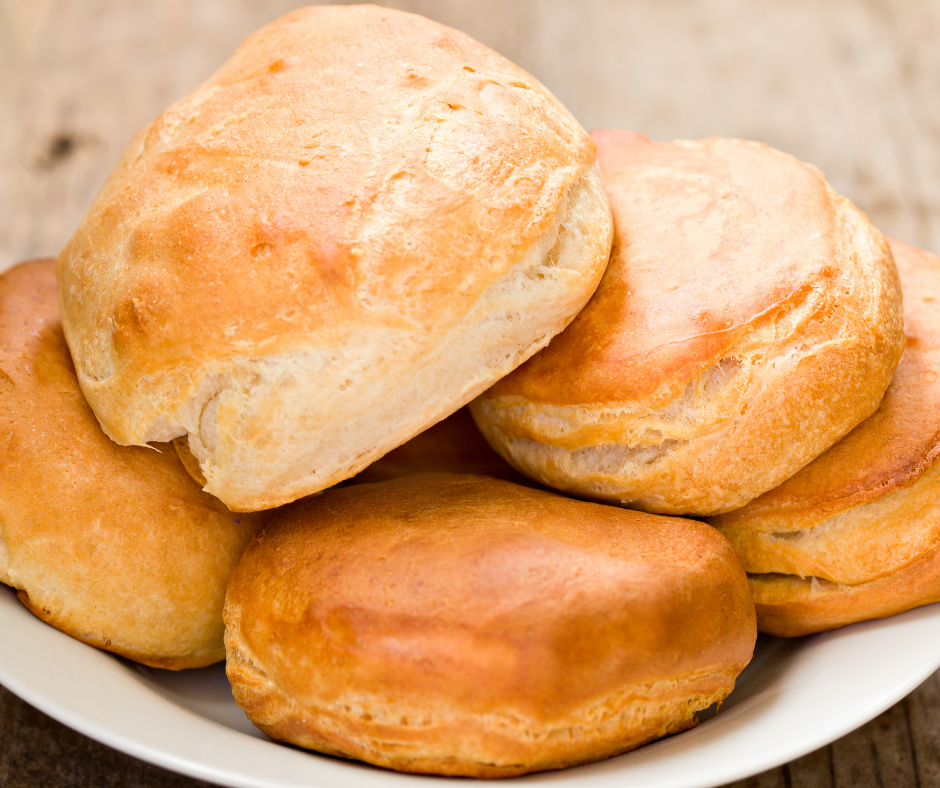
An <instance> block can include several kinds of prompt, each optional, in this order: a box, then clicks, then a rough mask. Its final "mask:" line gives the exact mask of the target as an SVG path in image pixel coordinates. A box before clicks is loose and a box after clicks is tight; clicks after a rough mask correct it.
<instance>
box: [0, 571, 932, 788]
mask: <svg viewBox="0 0 940 788" xmlns="http://www.w3.org/2000/svg"><path fill="white" fill-rule="evenodd" d="M0 633H2V635H0V683H3V684H4V685H5V686H6V687H7V688H9V689H10V690H11V691H12V692H14V693H16V694H17V695H19V696H20V697H21V698H23V699H24V700H25V701H27V702H28V703H31V704H32V705H33V706H35V707H37V708H38V709H41V710H42V711H44V712H45V713H46V714H48V715H50V716H52V717H54V718H56V719H57V720H59V721H60V722H63V723H65V724H66V725H68V726H69V727H71V728H74V729H75V730H78V731H81V732H82V733H84V734H86V735H88V736H91V737H92V738H94V739H97V740H98V741H100V742H103V743H104V744H107V745H109V746H111V747H114V748H115V749H118V750H122V751H124V752H126V753H129V754H130V755H134V756H136V757H138V758H142V759H143V760H145V761H150V762H151V763H155V764H158V765H159V766H163V767H164V768H167V769H172V770H174V771H177V772H182V773H183V774H188V775H190V776H192V777H196V778H200V779H203V780H208V781H210V782H215V783H220V784H221V785H227V786H237V787H238V788H242V787H244V788H300V786H304V788H319V787H320V786H322V787H323V788H326V786H330V787H332V786H335V785H339V784H342V785H343V786H344V788H360V787H361V788H396V786H401V788H408V787H409V786H413V788H424V787H428V788H430V786H433V785H434V784H435V783H440V784H444V783H445V782H446V783H449V784H450V785H451V786H453V785H454V781H453V780H447V779H445V778H430V777H413V776H408V775H402V774H396V773H394V772H387V771H384V770H381V769H377V768H373V767H370V766H365V765H363V764H358V763H353V762H347V761H343V760H340V759H337V758H328V757H324V756H320V755H314V754H311V753H307V752H304V751H302V750H298V749H293V748H290V747H284V746H281V745H278V744H274V743H273V742H271V741H269V740H268V739H266V738H265V737H264V736H263V735H262V734H261V733H259V732H258V731H256V730H255V729H254V728H253V727H252V726H251V724H250V723H249V722H248V721H247V720H246V719H245V716H244V715H243V714H242V712H241V711H240V710H239V709H238V707H237V706H235V703H234V702H233V701H232V697H231V694H230V692H229V687H228V682H227V681H226V679H225V673H224V671H223V669H222V668H221V667H218V666H217V667H212V668H204V669H202V670H194V671H184V672H182V673H172V672H169V671H163V670H155V669H151V668H145V667H142V666H139V665H136V664H134V663H132V662H129V661H126V660H123V659H120V658H117V657H114V656H111V655H109V654H105V653H103V652H101V651H97V650H96V649H93V648H90V647H88V646H85V645H83V644H82V643H79V642H78V641H75V640H72V639H71V638H69V637H67V636H66V635H63V634H62V633H61V632H58V631H56V630H55V629H53V628H52V627H49V626H46V625H45V624H43V623H42V622H41V621H39V620H38V619H37V618H34V617H33V616H32V614H30V613H29V612H28V611H27V610H26V608H24V607H23V606H22V605H20V604H19V602H18V601H17V600H16V596H15V595H14V593H13V592H12V590H11V589H8V588H6V587H4V586H0ZM938 666H940V606H938V605H931V606H929V607H924V608H920V609H918V610H912V611H911V612H909V613H905V614H903V615H901V616H896V617H895V618H892V619H887V620H883V621H870V622H867V623H864V624H856V625H855V626H852V627H848V628H846V629H843V630H838V631H836V632H829V633H826V634H823V635H816V636H814V637H811V638H803V639H798V640H782V639H779V638H769V637H767V638H765V637H761V638H760V640H759V641H758V645H757V652H756V654H755V657H754V660H753V662H752V663H751V664H750V665H749V666H748V668H747V670H745V671H744V673H743V674H742V675H741V677H740V678H739V680H738V684H737V688H736V689H735V691H734V692H733V693H732V694H731V695H730V696H729V698H728V699H727V700H726V701H725V703H724V705H723V706H722V708H721V711H720V713H718V714H717V715H716V714H714V712H711V713H706V714H705V715H702V716H704V717H708V719H706V720H705V721H704V722H703V723H702V724H701V725H700V726H699V727H698V728H695V729H693V730H691V731H687V732H686V733H682V734H680V735H678V736H673V737H672V738H669V739H665V740H663V741H660V742H657V743H655V744H651V745H648V746H646V747H644V748H642V749H640V750H637V751H635V752H633V753H629V754H627V755H623V756H620V757H619V758H614V759H612V760H609V761H604V762H601V763H596V764H591V765H589V766H581V767H578V768H576V769H568V770H565V771H561V772H550V773H544V774H536V775H530V776H528V777H521V778H518V779H517V780H516V781H514V782H566V783H570V784H572V785H575V784H576V785H577V788H608V786H610V787H612V786H623V785H636V786H640V785H642V786H644V788H708V787H709V786H716V785H722V784H724V783H727V782H732V781H734V780H738V779H741V778H743V777H747V776H748V775H751V774H756V773H758V772H762V771H764V770H766V769H770V768H773V767H774V766H778V765H780V764H782V763H786V762H788V761H791V760H793V759H794V758H797V757H799V756H801V755H804V754H806V753H808V752H811V751H812V750H814V749H816V748H818V747H821V746H823V745H824V744H827V743H828V742H831V741H834V740H835V739H837V738H839V737H840V736H843V735H844V734H846V733H848V732H849V731H851V730H853V729H854V728H857V727H858V726H860V725H863V724H864V723H865V722H867V721H868V720H870V719H872V718H873V717H875V716H876V715H878V714H880V713H881V712H882V711H884V710H885V709H887V708H888V707H889V706H891V705H892V704H893V703H895V702H897V701H898V700H900V699H901V698H902V697H904V696H905V695H906V694H907V693H908V692H910V691H911V690H913V689H914V688H915V687H916V686H917V685H918V684H920V683H921V682H922V681H923V680H924V679H926V678H927V677H928V676H929V675H930V674H931V673H932V672H933V671H934V670H936V669H937V667H938Z"/></svg>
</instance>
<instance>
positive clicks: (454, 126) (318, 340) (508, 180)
mask: <svg viewBox="0 0 940 788" xmlns="http://www.w3.org/2000/svg"><path fill="white" fill-rule="evenodd" d="M594 158H595V152H594V144H593V142H592V141H591V139H590V137H589V136H588V135H587V133H586V132H585V131H584V130H583V129H582V128H581V127H580V126H579V125H578V124H577V122H576V121H575V120H574V118H572V117H571V115H570V114H569V113H568V112H567V111H566V110H565V109H564V107H563V106H562V105H561V104H560V103H559V102H558V101H557V99H555V98H554V97H553V96H552V95H551V94H550V93H549V92H548V91H547V90H545V88H544V87H543V86H542V85H540V84H539V83H538V82H537V81H536V80H535V79H533V78H532V77H531V76H530V75H528V74H526V73H525V72H524V71H522V70H521V69H519V68H518V67H517V66H515V65H513V64H512V63H510V62H509V61H507V60H505V59H504V58H502V57H500V56H499V55H497V54H496V53H495V52H492V51H491V50H489V49H487V48H486V47H484V46H482V45H480V44H479V43H478V42H476V41H474V40H473V39H471V38H469V37H468V36H466V35H464V34H462V33H460V32H458V31H455V30H451V29H449V28H446V27H444V26H442V25H439V24H437V23H434V22H431V21H430V20H426V19H423V18H421V17H418V16H415V15H412V14H406V13H403V12H400V11H396V10H392V9H387V8H378V7H375V6H354V7H341V6H314V7H309V8H302V9H297V10H296V11H293V12H291V13H290V14H287V15H286V16H284V17H282V18H281V19H278V20H276V21H274V22H272V23H271V24H269V25H267V26H266V27H264V28H262V29H261V30H259V31H258V32H256V33H255V34H253V35H252V36H250V37H249V38H248V39H247V40H246V41H245V42H244V43H243V44H242V46H241V47H240V48H239V49H238V50H237V51H236V53H235V54H234V55H233V57H232V58H231V59H230V60H229V61H228V62H227V63H226V64H224V65H223V66H222V67H221V68H220V70H219V71H218V72H217V73H216V74H215V75H214V76H213V77H211V78H210V79H209V80H208V81H207V82H206V83H205V84H204V85H202V86H201V87H200V88H198V89H197V90H196V91H195V92H194V93H193V94H192V95H190V96H188V97H187V98H185V99H183V100H182V101H180V102H178V103H177V104H175V105H174V106H172V107H170V108H169V109H168V110H167V111H166V112H164V113H163V114H162V115H161V116H160V117H158V118H157V119H156V120H155V121H154V123H152V124H151V125H150V126H149V127H147V128H146V129H144V130H142V131H141V132H140V134H138V136H137V137H136V138H135V139H134V140H133V141H132V142H131V145H130V146H129V148H128V150H127V151H126V152H125V154H124V156H123V158H122V160H121V161H120V163H119V164H118V166H117V169H116V170H115V172H114V173H113V174H112V176H111V177H110V178H109V180H108V182H107V183H106V184H105V185H104V187H103V189H102V190H101V192H100V193H99V195H98V197H97V198H96V200H95V202H94V203H93V205H92V206H91V208H90V210H89V212H88V214H87V215H86V216H85V217H84V219H83V221H82V222H81V224H80V226H79V228H78V230H77V231H76V233H75V235H74V236H73V237H72V239H71V240H70V241H69V243H68V244H67V245H66V247H65V249H64V250H63V251H62V254H61V255H60V257H59V275H60V279H61V281H62V283H63V287H62V308H63V317H64V325H65V333H66V336H67V338H68V342H69V347H70V348H71V351H72V355H73V357H74V358H75V364H76V368H77V370H78V375H79V380H80V382H81V385H82V390H83V391H84V393H85V396H86V397H87V399H88V401H89V403H90V404H91V406H92V408H93V409H94V410H95V413H96V414H97V415H98V417H99V419H100V421H101V424H102V427H103V429H104V430H105V432H106V433H107V434H108V435H109V436H110V437H112V438H113V439H114V440H116V441H117V442H118V443H121V444H124V445H141V444H143V443H145V442H150V441H168V440H171V439H173V438H176V437H179V436H181V435H184V434H186V435H188V437H189V445H190V448H191V449H192V452H193V454H194V455H195V457H196V458H198V460H199V463H200V468H201V472H202V474H203V475H204V476H205V479H206V487H205V489H206V490H207V491H209V492H211V493H212V494H214V495H216V496H217V497H219V498H220V499H221V500H223V501H224V502H225V503H226V505H228V506H229V507H230V508H232V509H233V510H238V511H254V510H258V509H266V508H271V507H273V506H276V505H280V504H284V503H288V502H290V501H292V500H295V499H297V498H299V497H302V496H303V495H308V494H311V493H313V492H316V491H318V490H321V489H324V488H326V487H328V486H330V485H332V484H336V483H338V482H340V481H342V480H344V479H346V478H349V477H351V476H352V475H354V474H355V473H357V472H358V471H359V470H361V469H362V468H364V467H366V466H367V465H368V464H369V463H370V462H372V461H373V460H375V459H377V458H378V457H380V456H381V455H382V454H383V453H385V452H387V451H389V450H391V449H393V448H394V447H395V446H397V445H400V444H401V443H403V442H405V441H406V440H408V439H409V438H411V437H413V436H414V435H416V434H417V433H418V432H420V431H421V430H423V429H424V428H426V427H427V426H430V425H431V424H433V423H434V422H435V421H437V420H439V419H441V418H443V417H444V416H446V415H448V414H449V413H452V412H453V411H455V410H457V409H458V408H459V407H461V406H462V405H463V404H465V403H466V402H467V401H469V400H470V399H472V398H473V397H475V396H476V395H477V394H478V393H479V392H480V391H482V390H484V389H485V388H486V387H487V386H489V385H490V384H491V383H492V382H493V381H494V380H496V379H498V378H499V377H500V376H502V375H503V374H506V372H508V371H510V370H511V369H512V368H513V367H515V366H517V365H518V364H519V363H522V361H523V360H525V359H526V358H528V357H529V356H530V355H532V354H533V353H535V352H536V351H537V350H538V349H540V348H541V347H543V346H544V345H545V344H546V343H547V342H548V340H549V338H550V337H551V336H553V335H554V334H556V333H558V332H559V331H561V330H562V329H563V328H564V326H565V325H567V324H568V322H570V320H571V319H572V318H573V317H574V316H575V314H577V312H578V311H579V310H580V308H581V307H582V306H583V304H584V303H585V302H586V300H587V299H588V298H589V296H590V294H591V293H592V292H593V290H594V288H595V287H596V285H597V282H598V281H599V280H600V276H601V273H602V271H603V268H604V266H605V265H606V260H607V255H608V253H609V248H610V234H611V233H610V217H609V211H608V209H607V206H606V198H605V196H604V194H603V189H602V187H601V186H600V184H599V176H597V174H596V168H595V167H594V166H593V165H594ZM579 195H580V196H581V197H582V198H585V199H584V201H582V202H579V200H578V197H579ZM585 195H588V196H587V197H585ZM586 203H591V206H592V207H591V208H586V207H585V204H586ZM577 206H580V209H578V207H577ZM569 210H570V212H571V213H570V214H569ZM579 210H580V213H581V215H576V214H578V213H579ZM566 222H567V224H566ZM565 238H567V239H569V240H570V241H571V243H570V244H569V252H571V253H570V254H567V255H565V254H562V253H561V252H560V251H559V246H563V245H564V244H563V239H565ZM571 239H574V240H571ZM556 241H557V245H555V246H553V243H555V242H556ZM543 247H544V248H543ZM572 250H576V251H572ZM550 252H558V254H552V256H551V257H549V253H550ZM561 258H566V259H561ZM412 386H413V387H414V390H412V388H409V387H412ZM379 391H382V392H383V393H382V394H379V393H377V392H379ZM429 391H430V392H433V396H428V395H427V392H429ZM396 396H397V397H398V398H399V399H396ZM337 425H341V426H337ZM337 447H340V448H337Z"/></svg>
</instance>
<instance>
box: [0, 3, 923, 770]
mask: <svg viewBox="0 0 940 788" xmlns="http://www.w3.org/2000/svg"><path fill="white" fill-rule="evenodd" d="M385 4H386V5H390V6H394V7H396V8H402V9H404V10H410V11H415V12H417V13H422V14H425V15H426V16H430V17H432V18H435V19H437V20H439V21H441V22H444V23H445V24H449V25H452V26H454V27H458V28H460V29H462V30H465V31H466V32H468V33H470V34H471V35H473V36H475V37H476V38H478V39H479V40H481V41H482V42H484V43H486V44H488V45H489V46H492V47H494V48H495V49H497V50H499V51H500V52H502V53H503V54H505V55H506V56H508V57H510V58H511V59H513V60H515V61H517V62H518V63H519V64H520V65H522V66H523V67H524V68H526V69H528V70H529V71H531V72H532V73H533V74H535V76H537V77H538V78H539V79H541V80H542V81H543V82H544V83H545V84H546V85H547V86H548V87H549V88H550V89H551V90H552V91H554V92H555V93H556V94H557V95H558V96H559V98H561V99H562V101H564V102H565V103H566V104H567V105H568V106H569V107H570V108H571V110H572V111H573V112H574V113H575V115H576V116H577V117H578V118H579V119H580V120H581V122H582V123H583V124H584V125H585V126H587V127H589V128H590V127H595V126H605V125H606V126H621V127H629V128H635V129H637V130H639V131H642V132H644V133H646V134H648V135H650V136H652V137H654V138H657V139H671V138H677V137H691V138H694V137H703V136H709V135H720V136H734V137H746V138H751V139H758V140H762V141H765V142H767V143H769V144H771V145H774V146H776V147H778V148H781V149H783V150H786V151H788V152H790V153H793V154H794V155H796V156H798V157H799V158H801V159H804V160H806V161H810V162H813V163H814V164H816V165H818V166H819V167H821V168H822V170H823V171H824V172H825V173H826V175H827V176H828V178H829V180H830V181H831V182H832V183H833V185H834V186H835V188H836V189H837V190H838V191H840V192H842V193H843V194H845V195H847V196H848V197H850V198H851V199H852V200H854V201H855V202H856V203H857V204H858V205H859V206H860V207H861V208H862V209H863V210H865V211H866V212H867V213H868V214H869V215H870V216H871V217H872V219H873V220H874V221H875V223H876V224H878V226H879V227H881V229H882V230H884V231H885V232H886V233H888V234H890V235H893V236H896V237H898V238H901V239H903V240H906V241H909V242H911V243H914V244H916V245H919V246H922V247H924V248H927V249H930V250H931V251H933V252H940V0H930V1H929V2H928V1H924V0H896V1H895V2H885V1H884V0H828V1H827V2H825V3H820V2H817V0H776V1H774V0H713V1H712V2H691V1H690V0H658V1H657V0H649V1H648V2H644V1H642V0H636V1H634V0H411V1H406V0H398V1H397V2H389V3H385ZM295 5H296V3H293V2H287V1H286V0H267V2H258V1H257V0H163V2H156V3H155V2H152V0H83V2H81V3H78V2H69V1H68V0H26V1H24V0H0V112H2V115H0V117H2V118H3V120H2V122H0V173H2V177H0V216H2V217H3V220H2V221H0V270H3V269H5V268H7V267H9V266H10V265H12V264H14V263H15V262H17V261H19V260H23V259H26V258H29V257H34V256H38V255H45V254H56V253H57V252H58V250H59V249H60V247H61V246H62V245H63V243H64V242H65V240H66V239H67V238H68V235H69V233H70V232H71V230H72V228H74V226H75V225H76V223H77V222H78V220H79V218H80V217H81V215H82V213H83V212H84V210H85V209H86V208H87V206H88V204H89V202H90V200H91V199H92V197H93V196H94V194H95V192H96V191H97V189H98V188H99V187H100V185H101V183H102V182H103V181H104V179H105V177H106V176H107V174H108V172H109V171H110V169H111V167H112V166H113V165H114V163H115V162H116V161H117V158H118V156H119V155H120V153H121V151H122V149H123V147H124V145H125V144H126V143H127V141H128V140H129V139H130V137H131V135H132V134H133V132H134V131H135V130H136V129H137V128H139V127H140V126H142V125H144V124H145V123H147V122H149V121H150V120H151V119H152V118H153V117H154V116H155V115H156V114H157V113H159V112H160V111H161V110H162V109H163V108H164V107H165V106H167V105H168V104H170V103H171V102H172V101H174V100H176V99H178V98H181V97H182V96H184V95H185V94H186V93H188V92H189V91H190V90H192V89H193V88H194V87H195V86H196V85H198V84H199V83H200V82H201V81H202V80H203V79H205V78H206V77H207V76H209V74H210V73H211V72H212V71H213V70H214V69H215V68H216V67H217V66H218V65H219V64H220V63H221V62H222V61H223V60H224V59H225V58H226V57H227V56H228V55H229V54H230V53H231V52H232V50H233V49H234V48H235V46H236V45H237V44H238V42H239V41H240V40H241V39H242V38H243V37H244V36H245V35H247V34H248V33H250V32H251V31H252V30H254V29H256V28H257V27H259V26H261V25H262V24H264V23H265V22H267V21H269V20H270V19H273V18H275V17H277V16H279V15H280V14H282V13H284V12H286V11H288V10H290V8H292V7H294V6H295ZM111 785H114V786H118V785H122V786H123V785H134V786H145V787H146V788H151V787H152V788H168V787H169V786H174V787H176V786H180V788H181V787H182V786H198V785H204V783H198V782H196V781H194V780H189V779H187V778H184V777H180V776H177V775H174V774H171V773H169V772H165V771H163V770H161V769H158V768H156V767H152V766H149V765H147V764H144V763H142V762H140V761H137V760H135V759H133V758H130V757H128V756H124V755H122V754H120V753H116V752H114V751H112V750H110V749H108V748H106V747H103V746H102V745H99V744H97V743H95V742H93V741H91V740H89V739H87V738H85V737H83V736H81V735H79V734H77V733H74V732H71V731H69V730H67V729H65V728H63V727H62V726H61V725H59V724H58V723H56V722H54V721H52V720H50V719H49V718H48V717H46V716H45V715H43V714H41V713H40V712H38V711H35V710H34V709H32V708H31V707H29V706H27V705H26V704H24V703H23V702H22V701H20V700H18V699H17V698H15V697H14V696H13V695H11V694H10V693H9V692H7V691H5V690H3V689H2V688H0V786H5V788H36V787H37V786H44V787H48V788H59V787H60V786H75V787H76V788H86V787H88V788H90V787H91V786H95V788H99V787H100V786H111ZM912 785H913V786H934V785H940V679H938V676H937V675H934V676H933V677H931V678H930V679H929V680H928V681H927V682H926V683H925V684H924V685H922V686H921V688H920V689H918V690H917V691H915V692H914V693H913V694H912V695H910V696H909V697H908V698H906V699H905V700H904V701H902V702H901V703H899V704H897V705H896V706H894V707H893V708H892V709H890V710H889V711H887V712H885V713H884V714H883V715H881V716H880V717H878V718H877V719H876V720H874V721H873V722H871V723H870V724H868V725H866V726H864V727H863V728H861V729H859V730H858V731H856V732H854V733H852V734H850V735H849V736H846V737H845V738H843V739H841V740H839V741H838V742H835V743H833V744H832V745H830V746H828V747H824V748H822V749H820V750H818V751H816V752H814V753H811V754H810V755H807V756H805V757H804V758H800V759H799V760H796V761H794V762H792V763H790V764H787V765H785V766H782V767H780V768H778V769H774V770H771V771H769V772H766V773H764V774H761V775H757V776H754V777H752V778H749V779H748V780H744V781H742V782H739V783H736V786H755V787H756V786H768V787H769V786H775V787H776V786H781V787H784V786H786V787H787V788H797V786H800V787H802V786H806V787H807V788H809V787H810V786H812V787H813V788H817V786H818V787H824V788H850V786H851V787H852V788H855V787H856V786H884V787H885V788H888V786H912Z"/></svg>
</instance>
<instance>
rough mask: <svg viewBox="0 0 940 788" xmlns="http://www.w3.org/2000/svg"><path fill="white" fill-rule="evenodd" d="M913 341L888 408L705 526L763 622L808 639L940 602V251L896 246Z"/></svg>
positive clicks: (887, 398) (767, 627) (893, 244)
mask: <svg viewBox="0 0 940 788" xmlns="http://www.w3.org/2000/svg"><path fill="white" fill-rule="evenodd" d="M891 249H892V251H893V252H894V259H895V261H896V262H897V265H898V268H899V270H900V272H901V284H902V286H903V288H904V321H905V329H906V332H907V348H906V349H905V351H904V355H903V356H902V358H901V363H900V364H899V365H898V368H897V371H896V372H895V373H894V380H893V381H892V382H891V386H890V388H889V389H888V392H887V394H885V397H884V399H883V400H882V402H881V406H880V407H879V408H878V410H877V411H876V412H875V414H874V415H872V416H871V417H870V418H868V419H867V420H866V421H864V422H863V423H862V424H860V425H859V426H858V427H856V428H855V429H854V430H853V431H852V432H850V433H849V434H848V435H847V436H846V437H845V438H843V439H842V440H841V441H839V443H837V444H836V445H835V446H833V447H832V448H831V449H829V451H827V452H826V453H825V454H823V455H822V456H821V457H819V458H818V459H816V460H815V461H813V462H812V463H810V464H809V465H807V466H806V467H805V468H803V470H801V471H800V472H799V473H798V474H796V475H795V476H794V477H793V478H792V479H788V480H787V481H786V482H784V483H783V484H782V485H780V487H778V488H777V489H775V490H772V491H770V492H768V493H766V494H764V495H762V496H761V497H760V498H758V499H757V500H755V501H752V502H751V503H750V504H748V505H747V506H745V507H744V508H743V509H738V510H737V511H734V512H729V513H728V514H725V515H723V516H721V517H716V518H713V519H712V520H711V521H710V522H711V523H712V524H713V525H714V526H716V527H717V528H719V529H720V530H721V531H722V533H724V534H725V536H727V537H728V539H730V540H731V543H732V545H733V546H734V548H735V550H737V552H738V554H739V555H740V557H741V560H742V561H743V562H744V566H745V568H746V569H747V570H748V572H750V573H751V574H750V581H751V588H752V590H753V592H754V598H755V600H756V602H757V615H758V625H759V626H760V628H761V629H762V630H764V631H766V632H770V633H773V634H775V635H805V634H809V633H811V632H819V631H821V630H824V629H833V628H835V627H840V626H844V625H846V624H851V623H853V622H855V621H862V620H865V619H869V618H881V617H883V616H890V615H893V614H895V613H900V612H901V611H903V610H908V609H910V608H912V607H916V606H918V605H923V604H927V603H928V602H936V601H938V600H940V556H938V551H940V464H938V458H940V381H938V379H937V378H938V374H940V310H938V307H937V304H938V302H940V257H936V256H935V255H932V254H929V253H927V252H924V251H921V250H920V249H915V248H914V247H912V246H908V245H907V244H905V243H902V242H901V241H894V240H892V241H891Z"/></svg>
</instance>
